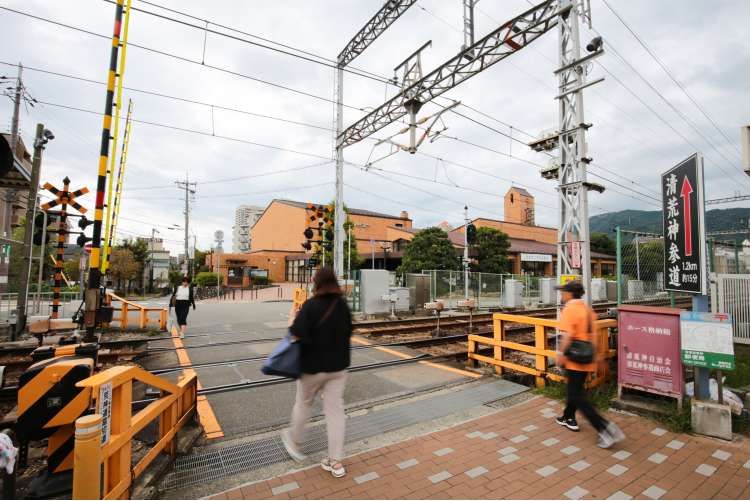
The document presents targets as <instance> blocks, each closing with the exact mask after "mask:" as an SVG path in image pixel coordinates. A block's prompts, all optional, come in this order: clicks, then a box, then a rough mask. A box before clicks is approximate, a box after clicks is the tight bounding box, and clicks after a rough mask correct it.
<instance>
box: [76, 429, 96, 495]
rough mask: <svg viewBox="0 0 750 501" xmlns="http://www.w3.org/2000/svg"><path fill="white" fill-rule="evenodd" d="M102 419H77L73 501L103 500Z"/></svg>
mask: <svg viewBox="0 0 750 501" xmlns="http://www.w3.org/2000/svg"><path fill="white" fill-rule="evenodd" d="M101 442H102V417H101V416H100V415H99V414H92V415H89V416H83V417H79V418H78V419H76V431H75V445H74V449H73V499H101V498H102V490H101V486H102V484H101V482H102V480H101V475H102V449H101Z"/></svg>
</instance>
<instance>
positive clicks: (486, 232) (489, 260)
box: [471, 228, 510, 273]
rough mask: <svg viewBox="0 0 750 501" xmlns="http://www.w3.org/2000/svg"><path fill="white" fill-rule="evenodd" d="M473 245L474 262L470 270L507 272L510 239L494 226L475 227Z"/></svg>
mask: <svg viewBox="0 0 750 501" xmlns="http://www.w3.org/2000/svg"><path fill="white" fill-rule="evenodd" d="M473 247H474V256H475V258H476V263H475V264H472V266H471V271H479V272H482V273H507V272H508V271H509V270H510V263H509V262H508V249H510V239H509V238H508V235H506V234H505V233H503V232H502V231H500V230H496V229H494V228H479V229H477V237H476V241H475V243H474V245H473Z"/></svg>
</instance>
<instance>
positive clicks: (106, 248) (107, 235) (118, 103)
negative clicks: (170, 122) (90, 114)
mask: <svg viewBox="0 0 750 501" xmlns="http://www.w3.org/2000/svg"><path fill="white" fill-rule="evenodd" d="M129 24H130V0H127V6H126V8H125V23H124V24H123V29H122V44H121V47H122V50H121V51H120V63H119V65H118V70H119V73H118V74H117V94H116V98H115V104H114V106H115V120H114V128H113V130H114V134H113V135H112V155H111V157H110V159H109V170H108V171H107V176H108V178H109V186H108V187H107V205H106V206H105V207H106V213H107V215H106V217H105V220H104V225H105V226H104V245H103V246H102V259H101V272H102V274H103V275H106V274H107V266H108V263H109V255H110V252H111V250H110V246H111V245H112V242H114V239H113V238H112V233H111V232H112V225H111V223H112V214H113V207H112V195H113V193H112V192H113V187H114V186H113V183H114V178H115V176H114V173H115V157H116V156H117V140H118V139H119V135H120V108H121V107H122V75H123V74H124V73H125V55H126V54H127V50H128V26H129Z"/></svg>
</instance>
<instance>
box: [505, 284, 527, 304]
mask: <svg viewBox="0 0 750 501" xmlns="http://www.w3.org/2000/svg"><path fill="white" fill-rule="evenodd" d="M503 307H504V308H523V282H521V281H520V280H513V279H508V280H506V281H505V282H504V284H503Z"/></svg>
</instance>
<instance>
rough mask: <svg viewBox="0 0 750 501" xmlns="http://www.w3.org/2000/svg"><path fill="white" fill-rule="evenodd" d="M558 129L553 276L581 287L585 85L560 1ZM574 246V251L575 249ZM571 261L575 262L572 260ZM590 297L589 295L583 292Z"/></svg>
mask: <svg viewBox="0 0 750 501" xmlns="http://www.w3.org/2000/svg"><path fill="white" fill-rule="evenodd" d="M559 12H560V17H559V20H558V30H559V31H558V33H559V38H560V69H558V77H559V84H560V89H559V90H560V95H559V96H558V99H559V101H560V129H559V133H560V135H559V139H558V148H559V162H560V166H559V172H558V178H559V187H558V189H559V192H560V223H559V227H558V239H557V240H558V243H557V275H558V278H559V277H562V276H563V275H581V278H582V283H583V286H584V287H585V288H586V291H590V290H591V253H590V248H589V217H588V188H587V181H586V167H587V164H588V162H589V161H590V159H589V158H587V156H586V128H587V126H586V125H585V123H584V117H583V92H582V89H583V87H584V86H586V82H585V75H584V71H583V67H582V66H581V64H579V63H580V59H581V44H580V33H579V19H578V18H579V15H580V11H579V5H578V2H577V1H576V0H572V1H571V0H562V1H561V2H560V11H559ZM579 249H580V250H579ZM574 261H577V262H574ZM587 297H588V298H589V301H590V298H591V295H590V294H589V295H587Z"/></svg>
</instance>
